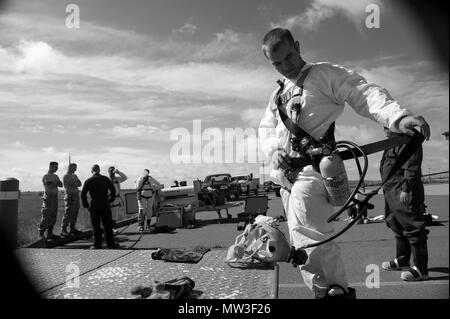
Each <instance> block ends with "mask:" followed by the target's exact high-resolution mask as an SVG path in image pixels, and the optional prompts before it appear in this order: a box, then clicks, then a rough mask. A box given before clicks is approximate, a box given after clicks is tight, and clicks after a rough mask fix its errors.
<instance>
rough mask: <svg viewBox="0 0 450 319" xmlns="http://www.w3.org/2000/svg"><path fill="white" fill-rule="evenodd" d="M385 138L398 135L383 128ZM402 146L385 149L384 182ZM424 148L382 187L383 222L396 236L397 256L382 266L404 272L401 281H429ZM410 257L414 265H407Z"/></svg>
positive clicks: (382, 173)
mask: <svg viewBox="0 0 450 319" xmlns="http://www.w3.org/2000/svg"><path fill="white" fill-rule="evenodd" d="M385 133H386V136H387V137H392V136H395V135H400V134H398V133H394V132H391V131H389V130H388V129H387V128H385ZM403 148H404V146H403V145H402V146H397V147H394V148H391V149H388V150H385V151H384V153H383V157H382V159H381V163H380V173H381V177H382V179H383V180H384V179H386V177H387V175H388V174H389V172H390V170H391V167H392V166H393V165H394V163H395V161H396V160H397V158H398V156H399V154H400V152H401V151H402V149H403ZM422 159H423V149H422V146H420V147H419V148H418V149H417V151H416V152H415V153H414V154H413V155H412V156H411V157H410V158H409V160H408V161H407V162H406V163H405V164H404V165H403V167H402V169H399V170H398V171H397V173H396V174H395V175H394V176H393V177H392V178H391V179H390V180H389V181H388V182H386V184H385V185H384V187H383V192H384V198H385V221H386V224H387V226H388V227H389V228H390V229H391V230H392V231H393V232H394V234H395V237H396V242H397V243H396V246H397V247H396V250H397V252H396V257H395V259H394V260H392V261H385V262H383V263H382V268H383V269H385V270H405V271H404V272H402V273H401V275H400V278H401V279H403V280H405V281H419V280H426V279H428V248H427V239H428V234H429V230H428V229H426V227H425V226H426V222H425V216H424V214H423V213H424V210H425V207H424V200H425V192H424V188H423V184H422V178H421V177H422V170H421V166H422ZM411 255H412V257H413V264H412V265H410V259H411Z"/></svg>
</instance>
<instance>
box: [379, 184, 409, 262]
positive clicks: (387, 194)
mask: <svg viewBox="0 0 450 319" xmlns="http://www.w3.org/2000/svg"><path fill="white" fill-rule="evenodd" d="M396 189H397V190H396ZM383 192H384V205H385V222H386V225H387V226H388V227H389V228H390V229H391V230H392V231H393V232H394V234H395V238H396V254H395V258H397V262H398V264H399V266H409V261H410V259H411V245H410V243H409V240H408V238H407V237H406V236H404V234H403V227H402V225H401V224H400V223H399V221H398V219H397V215H398V214H396V213H395V212H396V210H397V209H398V206H399V204H401V203H400V200H399V197H396V196H397V195H398V196H400V193H399V191H398V185H397V186H395V185H390V184H388V185H387V186H386V187H385V188H384V190H383Z"/></svg>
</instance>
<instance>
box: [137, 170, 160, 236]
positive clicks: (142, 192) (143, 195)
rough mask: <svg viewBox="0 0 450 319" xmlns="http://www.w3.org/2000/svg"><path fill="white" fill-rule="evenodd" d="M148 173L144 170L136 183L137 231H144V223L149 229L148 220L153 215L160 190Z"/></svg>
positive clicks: (157, 183)
mask: <svg viewBox="0 0 450 319" xmlns="http://www.w3.org/2000/svg"><path fill="white" fill-rule="evenodd" d="M149 174H150V171H149V170H148V169H144V172H143V174H142V175H141V176H139V179H138V180H137V183H136V190H137V200H138V207H139V212H138V217H137V220H138V231H140V232H142V231H144V227H145V221H146V220H147V226H148V227H150V220H151V218H152V217H153V215H154V211H155V206H156V205H157V203H158V198H157V197H158V190H160V189H162V185H161V184H160V183H159V182H158V181H157V180H156V179H154V178H153V177H152V176H150V175H149Z"/></svg>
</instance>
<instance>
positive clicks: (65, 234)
mask: <svg viewBox="0 0 450 319" xmlns="http://www.w3.org/2000/svg"><path fill="white" fill-rule="evenodd" d="M61 236H62V237H66V236H69V233H68V232H67V227H64V226H63V227H61Z"/></svg>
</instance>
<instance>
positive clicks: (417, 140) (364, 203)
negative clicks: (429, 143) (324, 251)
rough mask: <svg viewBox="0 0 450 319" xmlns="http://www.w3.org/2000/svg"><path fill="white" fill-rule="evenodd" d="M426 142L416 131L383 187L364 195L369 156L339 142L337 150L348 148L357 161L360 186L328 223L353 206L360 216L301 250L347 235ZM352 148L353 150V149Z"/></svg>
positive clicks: (343, 142)
mask: <svg viewBox="0 0 450 319" xmlns="http://www.w3.org/2000/svg"><path fill="white" fill-rule="evenodd" d="M424 140H425V136H423V135H422V134H421V133H420V132H418V131H415V133H414V135H413V136H411V137H410V139H409V140H408V142H407V143H406V145H405V146H404V148H403V149H402V151H401V152H400V154H399V156H398V158H397V160H396V161H395V163H394V165H393V166H392V167H391V170H390V171H389V174H388V176H387V177H386V178H385V179H384V181H382V183H381V185H379V186H378V187H377V188H376V189H375V190H373V191H371V192H369V193H367V194H364V193H362V192H360V191H359V188H360V187H361V185H362V183H363V182H364V178H365V176H366V173H367V167H368V159H367V154H366V153H365V152H364V151H363V149H362V148H361V147H360V146H358V145H357V144H355V143H353V142H349V141H339V142H337V143H336V147H337V148H338V147H344V148H347V150H348V151H350V153H351V155H352V157H353V158H354V159H355V161H356V163H357V164H356V166H357V167H358V173H359V181H358V184H357V185H356V187H355V189H354V190H353V192H352V193H351V194H350V196H349V198H348V200H347V201H346V202H345V204H344V205H343V206H342V207H341V209H339V211H337V212H336V213H334V214H333V215H332V216H330V217H329V218H328V219H327V222H332V221H333V220H335V219H336V218H337V217H338V216H339V215H341V214H342V213H343V212H344V211H345V210H346V209H348V208H350V207H352V206H355V205H358V206H359V208H360V210H359V212H358V214H357V215H356V217H355V218H354V219H353V220H352V221H351V222H349V223H348V225H347V226H345V227H344V228H343V229H341V230H340V231H339V232H337V233H336V234H334V235H333V236H330V237H329V238H327V239H324V240H322V241H319V242H316V243H312V244H309V245H305V246H303V247H300V248H299V249H305V248H311V247H317V246H320V245H323V244H325V243H327V242H329V241H332V240H333V239H335V238H337V237H339V236H341V235H342V234H343V233H345V232H346V231H347V230H349V229H350V228H351V227H352V226H353V225H354V224H356V222H357V221H358V220H359V219H360V218H361V217H362V216H363V215H364V214H365V212H366V211H367V209H368V208H372V207H373V205H372V204H370V203H369V200H370V199H371V198H372V197H373V196H375V195H377V194H378V192H379V191H380V189H381V188H382V187H383V186H384V184H385V183H386V182H387V181H388V180H389V179H390V178H391V177H392V176H393V175H394V174H395V172H396V171H397V170H398V169H400V168H401V167H402V166H403V164H404V163H405V162H406V161H407V160H408V159H409V158H410V157H411V155H412V154H413V153H414V152H415V151H416V150H417V148H418V147H419V146H420V145H421V144H422V142H423V141H424ZM351 146H352V147H353V148H351ZM387 148H389V147H386V149H387ZM355 150H357V151H358V152H359V153H360V156H362V157H363V159H364V166H363V168H362V169H361V165H360V163H359V160H358V155H357V154H356V152H355ZM357 193H360V194H363V195H365V198H364V199H363V200H357V199H356V198H355V196H356V194H357Z"/></svg>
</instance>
